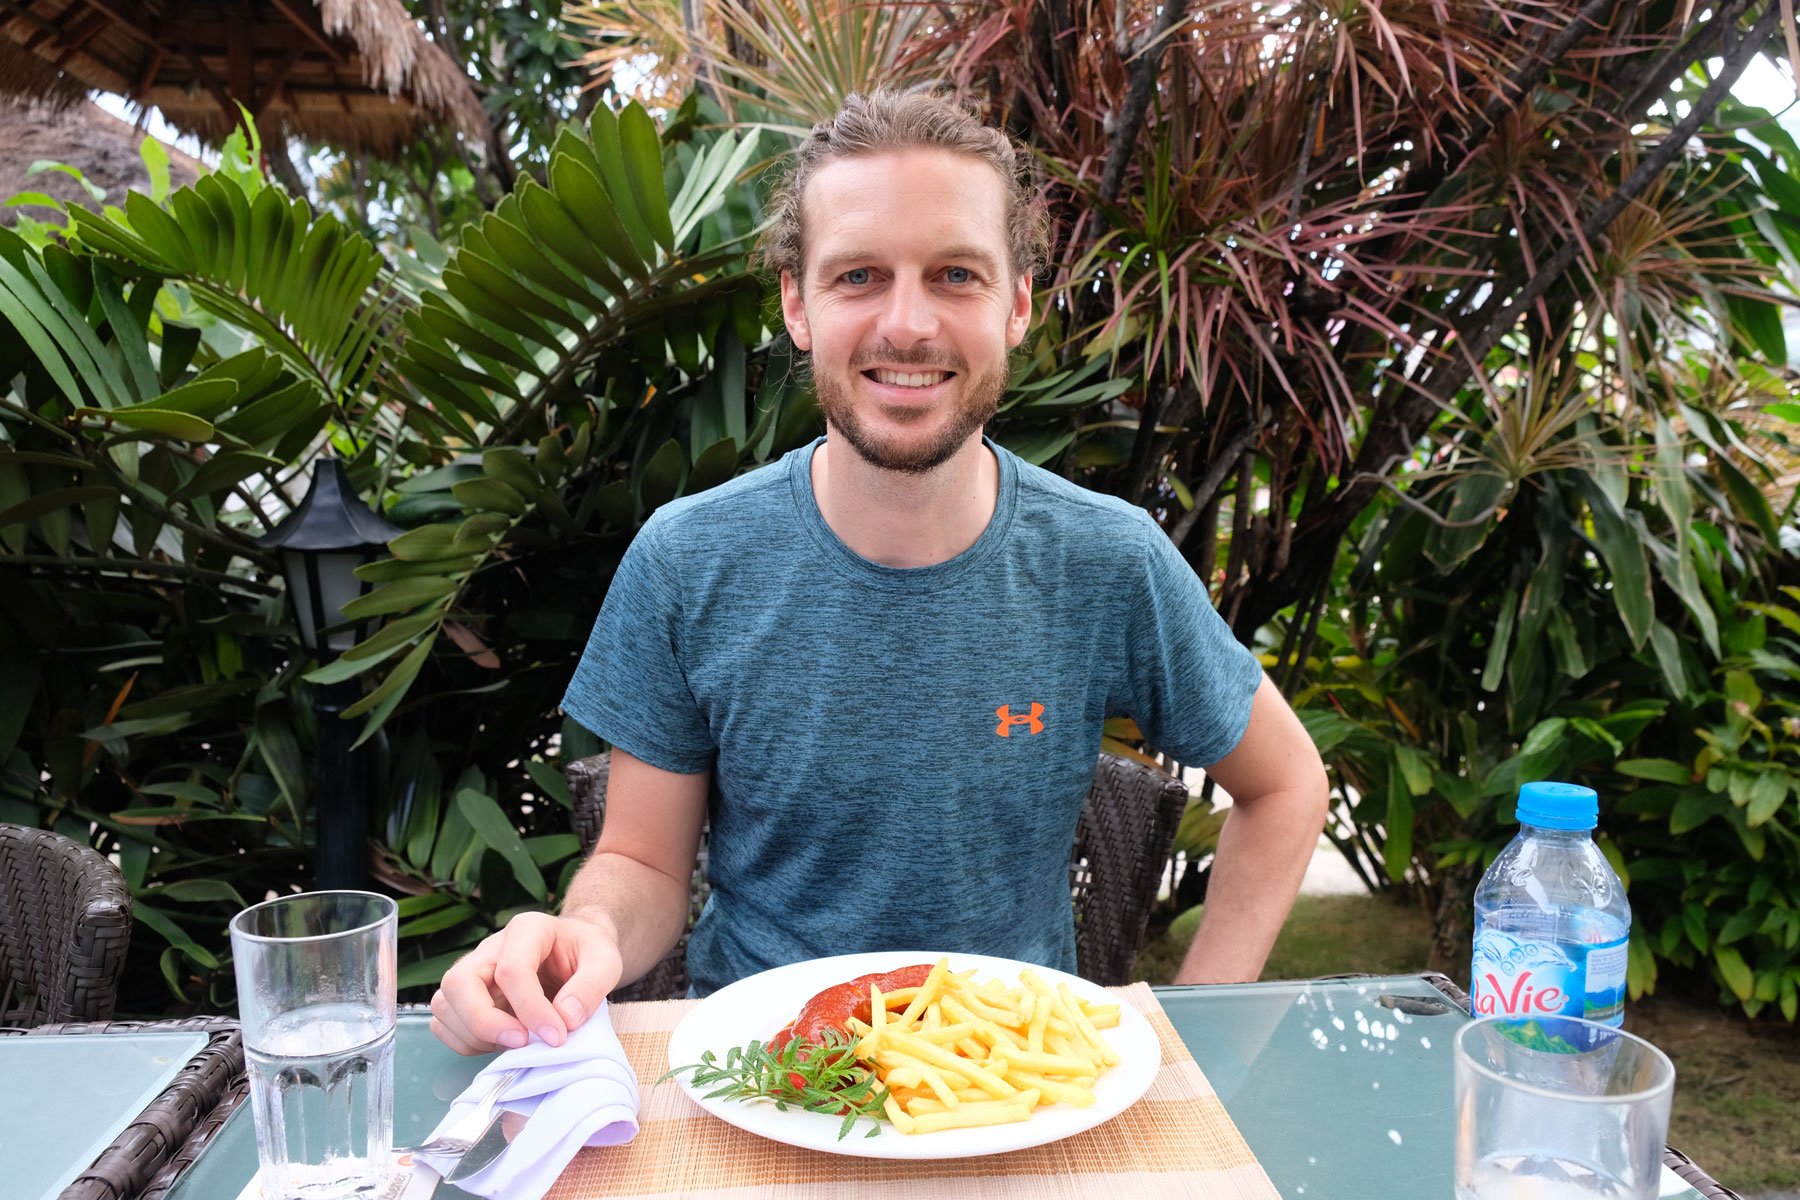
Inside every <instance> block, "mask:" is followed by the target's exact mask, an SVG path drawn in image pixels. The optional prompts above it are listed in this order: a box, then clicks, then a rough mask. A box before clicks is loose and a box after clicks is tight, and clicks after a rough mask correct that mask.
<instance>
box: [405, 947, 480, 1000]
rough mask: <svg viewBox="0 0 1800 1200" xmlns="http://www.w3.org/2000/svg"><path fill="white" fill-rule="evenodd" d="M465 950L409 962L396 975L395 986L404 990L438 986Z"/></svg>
mask: <svg viewBox="0 0 1800 1200" xmlns="http://www.w3.org/2000/svg"><path fill="white" fill-rule="evenodd" d="M464 953H465V952H464V951H462V950H457V951H454V952H452V953H450V954H439V955H437V956H435V957H433V958H427V959H423V960H421V961H419V962H416V963H407V964H406V965H405V966H403V967H401V968H400V970H399V971H398V972H397V973H396V974H395V976H394V986H395V987H397V988H400V989H402V990H404V989H406V988H423V987H432V988H434V987H436V986H437V985H438V984H440V983H442V982H443V981H444V972H445V971H448V970H449V969H450V968H451V967H453V966H455V965H456V960H457V959H459V958H461V957H462V956H463V954H464Z"/></svg>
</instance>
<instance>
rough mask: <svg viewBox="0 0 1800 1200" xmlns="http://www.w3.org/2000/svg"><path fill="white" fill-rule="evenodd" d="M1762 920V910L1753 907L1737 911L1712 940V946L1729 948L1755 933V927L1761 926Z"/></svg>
mask: <svg viewBox="0 0 1800 1200" xmlns="http://www.w3.org/2000/svg"><path fill="white" fill-rule="evenodd" d="M1762 918H1763V910H1762V909H1761V908H1759V907H1756V906H1754V905H1753V906H1750V907H1747V908H1741V909H1739V910H1738V911H1737V912H1735V913H1733V914H1732V916H1731V919H1730V920H1728V921H1726V922H1725V926H1724V928H1722V929H1720V930H1719V935H1718V936H1717V937H1716V938H1714V939H1713V944H1714V945H1715V946H1729V945H1730V944H1731V943H1733V942H1735V941H1740V940H1742V939H1743V938H1747V937H1749V936H1750V935H1751V934H1752V933H1755V932H1756V927H1757V926H1758V925H1760V924H1762Z"/></svg>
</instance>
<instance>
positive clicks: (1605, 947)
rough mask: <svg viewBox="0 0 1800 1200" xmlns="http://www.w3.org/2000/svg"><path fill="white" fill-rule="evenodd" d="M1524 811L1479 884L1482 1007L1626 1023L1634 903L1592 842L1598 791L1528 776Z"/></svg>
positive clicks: (1477, 985) (1475, 971) (1478, 999)
mask: <svg viewBox="0 0 1800 1200" xmlns="http://www.w3.org/2000/svg"><path fill="white" fill-rule="evenodd" d="M1518 812H1519V833H1518V836H1517V837H1515V838H1513V840H1512V842H1511V844H1509V845H1508V846H1507V847H1506V849H1504V850H1502V851H1501V852H1500V857H1498V858H1496V859H1495V860H1494V862H1493V865H1492V866H1490V867H1488V869H1487V873H1486V874H1485V875H1483V876H1482V877H1481V884H1480V886H1478V887H1477V888H1476V889H1475V958H1474V964H1473V967H1472V969H1471V971H1470V982H1471V989H1470V990H1471V991H1472V992H1473V993H1474V1000H1475V1015H1476V1016H1478V1017H1485V1016H1516V1017H1538V1016H1565V1017H1585V1018H1586V1019H1588V1020H1590V1021H1600V1022H1603V1023H1605V1024H1608V1025H1618V1024H1620V1023H1621V1022H1622V1021H1624V1019H1625V962H1626V940H1627V938H1628V936H1629V934H1630V933H1631V906H1630V905H1628V904H1627V903H1626V902H1625V887H1624V885H1623V884H1621V883H1620V882H1619V877H1618V875H1616V874H1614V873H1613V869H1612V864H1611V863H1609V862H1607V861H1606V856H1605V855H1604V854H1601V853H1600V848H1599V847H1598V846H1596V845H1594V839H1593V837H1592V833H1593V829H1594V824H1595V822H1596V820H1597V819H1598V817H1599V812H1600V805H1599V799H1598V797H1597V796H1596V795H1595V794H1594V790H1593V789H1592V788H1585V787H1580V786H1578V785H1576V784H1572V783H1528V784H1526V785H1524V786H1523V787H1521V788H1520V789H1519V807H1518Z"/></svg>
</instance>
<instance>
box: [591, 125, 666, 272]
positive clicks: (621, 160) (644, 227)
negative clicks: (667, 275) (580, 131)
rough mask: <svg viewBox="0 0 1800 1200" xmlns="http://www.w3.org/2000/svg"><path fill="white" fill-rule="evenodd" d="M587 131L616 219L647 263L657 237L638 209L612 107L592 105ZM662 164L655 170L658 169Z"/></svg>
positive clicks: (654, 251)
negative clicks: (616, 214) (617, 218)
mask: <svg viewBox="0 0 1800 1200" xmlns="http://www.w3.org/2000/svg"><path fill="white" fill-rule="evenodd" d="M588 132H589V135H590V136H591V137H592V139H593V143H594V159H595V165H596V166H598V167H599V179H600V182H601V183H602V184H604V185H605V187H606V194H607V195H608V196H610V197H612V203H613V208H614V209H615V210H616V211H617V213H618V216H619V223H620V224H622V225H623V226H624V227H625V232H626V233H628V234H629V235H630V236H631V244H632V245H633V246H635V247H636V248H637V251H638V253H639V254H640V255H642V256H643V260H644V261H645V262H646V263H649V262H654V261H655V259H656V239H655V236H654V235H653V234H651V232H650V224H649V221H648V220H646V219H645V216H644V213H643V212H642V211H640V210H639V208H638V202H637V193H636V189H635V188H634V187H633V180H632V178H631V175H632V169H631V168H629V167H627V166H626V163H625V149H624V146H623V145H622V143H621V141H620V138H619V122H618V119H617V118H616V117H614V116H613V113H612V110H611V109H609V108H607V107H606V106H605V105H604V104H601V105H596V106H595V107H594V112H593V115H592V116H591V117H590V118H589V119H588ZM661 169H662V168H661V167H660V166H658V168H657V171H658V173H659V174H660V173H661Z"/></svg>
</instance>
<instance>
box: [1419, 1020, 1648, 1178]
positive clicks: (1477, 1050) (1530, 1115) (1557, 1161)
mask: <svg viewBox="0 0 1800 1200" xmlns="http://www.w3.org/2000/svg"><path fill="white" fill-rule="evenodd" d="M1455 1040H1456V1196H1457V1200H1500V1198H1501V1197H1504V1198H1505V1200H1655V1197H1656V1195H1657V1193H1658V1190H1659V1187H1658V1185H1659V1183H1660V1181H1661V1177H1662V1151H1663V1141H1664V1139H1665V1138H1666V1137H1667V1136H1668V1132H1669V1100H1670V1098H1671V1097H1672V1096H1673V1095H1674V1091H1675V1065H1674V1064H1673V1063H1671V1062H1670V1061H1669V1056H1668V1055H1666V1054H1664V1053H1663V1052H1662V1051H1661V1050H1658V1049H1657V1048H1656V1047H1655V1046H1652V1045H1651V1044H1650V1043H1649V1042H1646V1041H1645V1040H1644V1039H1642V1038H1640V1037H1636V1036H1633V1035H1632V1034H1629V1033H1626V1032H1624V1031H1623V1030H1620V1029H1615V1028H1613V1027H1612V1026H1610V1025H1601V1024H1599V1023H1597V1022H1594V1021H1584V1020H1581V1019H1580V1018H1578V1017H1555V1016H1541V1017H1528V1018H1521V1017H1489V1018H1485V1019H1483V1020H1478V1021H1471V1022H1469V1023H1468V1024H1467V1025H1465V1026H1463V1027H1462V1028H1461V1029H1460V1030H1458V1031H1457V1034H1456V1039H1455Z"/></svg>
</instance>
